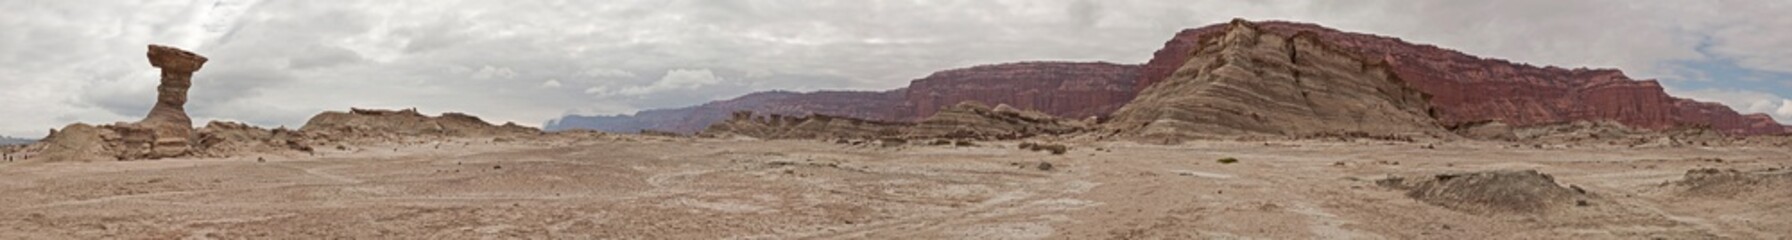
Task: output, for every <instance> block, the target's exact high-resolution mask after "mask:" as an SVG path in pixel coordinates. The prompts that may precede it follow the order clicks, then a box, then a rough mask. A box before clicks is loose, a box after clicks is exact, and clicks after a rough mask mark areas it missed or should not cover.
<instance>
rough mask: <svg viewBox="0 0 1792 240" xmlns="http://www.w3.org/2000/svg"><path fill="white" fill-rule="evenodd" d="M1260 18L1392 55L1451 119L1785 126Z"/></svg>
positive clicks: (1159, 56) (1602, 72)
mask: <svg viewBox="0 0 1792 240" xmlns="http://www.w3.org/2000/svg"><path fill="white" fill-rule="evenodd" d="M1255 25H1256V26H1257V27H1258V28H1260V29H1262V30H1263V31H1264V32H1267V33H1270V34H1277V35H1282V36H1292V35H1294V34H1297V33H1300V32H1311V33H1313V34H1314V35H1316V36H1317V37H1318V38H1319V39H1320V40H1322V41H1325V42H1328V43H1331V44H1332V45H1336V46H1338V47H1339V48H1340V49H1342V50H1343V51H1347V52H1350V53H1353V54H1357V55H1359V56H1360V57H1361V58H1364V59H1381V60H1382V61H1385V62H1387V64H1388V65H1389V66H1390V67H1391V68H1392V70H1393V71H1394V73H1395V74H1396V75H1398V76H1399V78H1401V79H1403V80H1405V81H1406V82H1407V84H1409V85H1410V86H1412V87H1413V88H1416V89H1418V90H1419V91H1421V92H1425V93H1427V94H1430V95H1431V100H1430V102H1431V106H1432V107H1434V108H1435V109H1436V110H1437V116H1436V117H1437V119H1438V120H1439V123H1441V124H1444V125H1445V126H1462V125H1466V124H1474V123H1481V122H1488V121H1498V122H1502V123H1505V124H1507V125H1512V126H1516V127H1525V126H1537V125H1549V124H1559V123H1570V122H1577V121H1602V120H1603V121H1616V122H1619V123H1623V124H1625V125H1627V126H1630V127H1635V128H1642V129H1652V130H1665V129H1672V128H1678V127H1705V126H1708V127H1710V128H1713V129H1715V130H1718V131H1721V132H1723V133H1726V134H1732V135H1762V134H1783V133H1787V132H1788V130H1787V129H1788V127H1787V126H1784V125H1781V124H1779V123H1778V122H1775V121H1774V120H1773V118H1772V117H1769V116H1767V115H1766V114H1748V115H1743V114H1739V113H1737V112H1736V111H1735V110H1731V109H1730V108H1729V107H1726V106H1724V105H1722V104H1717V103H1708V102H1698V101H1693V100H1689V99H1683V98H1676V97H1673V96H1669V95H1668V94H1667V93H1666V92H1665V91H1663V90H1662V87H1661V84H1660V83H1657V82H1656V81H1654V80H1642V81H1639V80H1634V79H1631V78H1630V77H1627V76H1625V75H1624V73H1623V72H1620V71H1619V70H1615V69H1585V68H1579V69H1565V68H1559V67H1553V66H1552V67H1538V66H1532V65H1528V64H1521V63H1513V62H1509V61H1506V60H1500V59H1488V58H1480V57H1475V56H1471V55H1468V54H1465V53H1462V52H1458V51H1455V50H1450V49H1445V48H1439V47H1437V46H1432V45H1423V44H1414V43H1408V42H1406V41H1404V40H1401V39H1399V38H1392V37H1384V36H1377V35H1371V34H1362V33H1351V32H1344V31H1339V30H1336V29H1331V28H1326V27H1323V26H1319V25H1314V24H1308V23H1295V22H1280V21H1265V22H1259V23H1256V24H1255ZM1230 26H1231V25H1227V24H1216V25H1210V26H1206V27H1201V28H1194V29H1187V30H1183V31H1182V32H1180V33H1177V34H1176V36H1175V38H1173V39H1170V41H1168V42H1166V43H1164V47H1163V48H1162V49H1159V50H1158V51H1157V52H1156V53H1155V55H1154V56H1153V57H1152V58H1151V60H1150V62H1147V63H1146V64H1145V66H1144V67H1143V69H1142V73H1141V74H1140V76H1139V80H1138V84H1137V86H1138V89H1139V90H1141V91H1142V90H1144V89H1145V88H1148V87H1150V86H1151V85H1152V84H1154V83H1158V82H1162V81H1163V80H1164V79H1165V78H1168V77H1169V76H1170V75H1171V74H1172V73H1175V72H1176V71H1177V69H1178V68H1180V67H1182V66H1183V64H1184V63H1186V62H1188V60H1189V59H1190V57H1191V56H1190V53H1191V51H1192V50H1194V48H1195V47H1196V45H1197V44H1198V43H1199V42H1200V40H1201V39H1204V38H1212V37H1219V36H1221V35H1224V34H1225V32H1226V30H1227V29H1228V28H1230Z"/></svg>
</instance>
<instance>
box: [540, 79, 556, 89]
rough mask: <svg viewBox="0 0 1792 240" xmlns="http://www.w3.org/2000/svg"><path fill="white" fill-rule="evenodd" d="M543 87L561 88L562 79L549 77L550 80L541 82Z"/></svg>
mask: <svg viewBox="0 0 1792 240" xmlns="http://www.w3.org/2000/svg"><path fill="white" fill-rule="evenodd" d="M541 87H545V88H559V87H560V79H548V81H546V82H541Z"/></svg>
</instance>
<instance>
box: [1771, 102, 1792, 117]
mask: <svg viewBox="0 0 1792 240" xmlns="http://www.w3.org/2000/svg"><path fill="white" fill-rule="evenodd" d="M1773 113H1774V115H1775V116H1778V117H1779V118H1775V119H1776V120H1780V122H1792V99H1785V100H1780V109H1778V110H1774V111H1773Z"/></svg>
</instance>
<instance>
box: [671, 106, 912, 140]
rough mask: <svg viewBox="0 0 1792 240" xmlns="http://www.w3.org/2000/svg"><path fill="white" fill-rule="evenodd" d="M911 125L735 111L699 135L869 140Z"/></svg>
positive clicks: (895, 132) (830, 117) (832, 117)
mask: <svg viewBox="0 0 1792 240" xmlns="http://www.w3.org/2000/svg"><path fill="white" fill-rule="evenodd" d="M912 125H913V124H909V123H900V122H882V121H871V120H863V119H857V118H848V117H835V116H828V115H809V116H801V117H797V116H784V115H777V114H772V115H767V116H754V115H753V112H745V111H742V112H735V113H734V114H733V115H732V117H730V118H729V119H728V120H727V121H723V122H721V123H717V124H715V125H710V126H709V128H708V129H704V130H703V133H702V134H700V135H704V136H728V135H738V136H747V137H754V138H761V139H836V138H854V139H869V138H878V137H884V136H897V135H901V134H902V131H903V129H905V128H907V127H908V126H912Z"/></svg>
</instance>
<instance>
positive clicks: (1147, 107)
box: [1109, 20, 1445, 141]
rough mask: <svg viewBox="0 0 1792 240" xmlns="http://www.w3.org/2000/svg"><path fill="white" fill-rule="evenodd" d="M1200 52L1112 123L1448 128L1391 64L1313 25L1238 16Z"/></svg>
mask: <svg viewBox="0 0 1792 240" xmlns="http://www.w3.org/2000/svg"><path fill="white" fill-rule="evenodd" d="M1228 30H1229V31H1228V32H1227V33H1226V34H1225V35H1223V37H1218V38H1209V39H1205V40H1204V42H1202V43H1201V44H1200V45H1198V46H1197V47H1196V48H1194V49H1193V50H1192V51H1194V58H1192V59H1190V61H1188V62H1186V63H1185V64H1184V65H1183V67H1182V68H1181V69H1179V70H1178V71H1177V72H1176V73H1175V74H1174V75H1171V76H1170V77H1169V78H1168V79H1167V80H1165V81H1164V82H1161V83H1158V84H1156V85H1154V86H1152V87H1150V88H1146V89H1145V91H1144V92H1142V93H1140V95H1139V97H1138V99H1135V100H1133V101H1132V103H1129V104H1127V105H1126V106H1125V107H1123V108H1121V109H1120V111H1119V112H1116V113H1115V114H1114V121H1113V122H1110V123H1109V126H1111V127H1113V128H1116V129H1118V130H1119V131H1120V132H1122V133H1124V134H1126V135H1129V136H1135V137H1146V138H1153V139H1164V140H1166V141H1179V140H1184V139H1211V138H1220V137H1229V136H1248V135H1267V136H1311V135H1328V134H1329V135H1335V134H1358V133H1361V134H1383V135H1395V136H1441V135H1444V134H1445V131H1444V130H1443V129H1442V128H1441V127H1439V126H1438V125H1437V123H1436V122H1435V120H1433V119H1432V117H1431V116H1430V115H1429V114H1430V107H1429V106H1428V105H1427V103H1426V96H1425V94H1424V93H1420V92H1419V91H1417V90H1414V89H1411V88H1408V87H1406V84H1405V83H1403V82H1401V80H1400V79H1399V77H1397V76H1395V75H1394V74H1393V73H1392V72H1391V71H1389V67H1388V66H1387V65H1386V64H1385V63H1382V62H1378V61H1373V60H1370V61H1364V60H1360V59H1358V58H1356V56H1355V55H1353V54H1349V53H1346V52H1341V51H1338V50H1336V47H1334V46H1331V45H1329V44H1328V43H1325V42H1323V40H1321V39H1320V38H1318V37H1317V36H1315V35H1312V34H1309V33H1302V34H1295V35H1293V36H1292V37H1289V36H1282V35H1276V34H1267V33H1266V32H1263V31H1261V30H1258V29H1257V28H1256V27H1254V26H1253V25H1252V24H1251V23H1249V22H1245V21H1242V20H1238V21H1234V22H1233V23H1232V25H1231V27H1229V28H1228Z"/></svg>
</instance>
